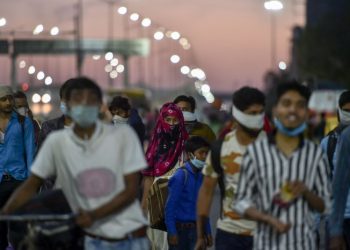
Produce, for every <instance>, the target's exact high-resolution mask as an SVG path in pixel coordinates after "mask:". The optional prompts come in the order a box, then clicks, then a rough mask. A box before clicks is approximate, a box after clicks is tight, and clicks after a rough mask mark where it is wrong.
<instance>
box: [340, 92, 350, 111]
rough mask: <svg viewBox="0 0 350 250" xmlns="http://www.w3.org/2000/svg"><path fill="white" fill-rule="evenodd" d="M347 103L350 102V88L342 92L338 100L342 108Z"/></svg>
mask: <svg viewBox="0 0 350 250" xmlns="http://www.w3.org/2000/svg"><path fill="white" fill-rule="evenodd" d="M347 103H350V90H346V91H344V92H343V93H341V94H340V97H339V101H338V104H339V108H342V107H343V106H344V105H345V104H347Z"/></svg>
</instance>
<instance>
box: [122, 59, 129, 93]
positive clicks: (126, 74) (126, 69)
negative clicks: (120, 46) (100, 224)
mask: <svg viewBox="0 0 350 250" xmlns="http://www.w3.org/2000/svg"><path fill="white" fill-rule="evenodd" d="M123 61H124V88H128V87H129V56H127V55H123Z"/></svg>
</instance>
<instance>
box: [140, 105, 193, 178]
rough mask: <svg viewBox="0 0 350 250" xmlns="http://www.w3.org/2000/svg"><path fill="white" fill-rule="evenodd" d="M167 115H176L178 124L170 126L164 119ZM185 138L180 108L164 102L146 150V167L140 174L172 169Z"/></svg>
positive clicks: (160, 174)
mask: <svg viewBox="0 0 350 250" xmlns="http://www.w3.org/2000/svg"><path fill="white" fill-rule="evenodd" d="M167 116H175V117H177V118H178V120H179V124H178V125H176V126H170V125H169V124H168V123H166V122H165V121H164V118H165V117H167ZM187 138H188V133H187V131H186V129H185V123H184V118H183V115H182V112H181V110H180V109H179V108H178V107H177V106H176V105H175V104H174V103H166V104H164V105H163V107H162V108H161V110H160V114H159V116H158V119H157V124H156V127H155V128H154V130H153V134H152V137H151V141H150V143H149V146H148V148H147V151H146V160H147V163H148V168H147V169H145V170H144V171H142V174H143V175H146V176H162V175H164V174H165V173H166V172H168V171H169V170H170V169H172V168H173V167H174V166H175V165H176V163H177V162H178V160H179V157H180V156H181V153H182V152H183V149H184V144H185V141H186V140H187Z"/></svg>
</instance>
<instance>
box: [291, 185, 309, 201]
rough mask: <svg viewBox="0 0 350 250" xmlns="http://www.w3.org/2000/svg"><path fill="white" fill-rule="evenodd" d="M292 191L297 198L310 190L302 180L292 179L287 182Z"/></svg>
mask: <svg viewBox="0 0 350 250" xmlns="http://www.w3.org/2000/svg"><path fill="white" fill-rule="evenodd" d="M287 185H288V188H289V190H290V192H291V193H292V194H293V196H294V197H295V198H298V197H300V196H304V195H305V193H306V192H307V191H308V188H307V186H306V185H305V184H304V183H303V182H302V181H291V182H288V183H287Z"/></svg>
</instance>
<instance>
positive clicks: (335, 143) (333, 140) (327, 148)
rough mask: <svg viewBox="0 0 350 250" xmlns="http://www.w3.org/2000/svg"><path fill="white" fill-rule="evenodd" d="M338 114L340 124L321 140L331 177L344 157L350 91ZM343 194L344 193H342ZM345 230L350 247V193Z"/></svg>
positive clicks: (340, 102) (348, 247) (348, 122)
mask: <svg viewBox="0 0 350 250" xmlns="http://www.w3.org/2000/svg"><path fill="white" fill-rule="evenodd" d="M337 115H338V121H339V124H338V126H337V127H336V128H335V129H333V130H332V131H330V132H329V133H328V135H327V136H326V137H325V138H323V139H322V141H321V147H322V149H323V150H324V152H326V154H327V158H328V162H329V165H330V170H331V171H330V178H332V177H333V176H334V173H335V171H336V169H335V166H336V165H337V164H336V163H337V161H338V158H339V157H342V156H341V155H339V154H338V152H339V149H338V147H339V144H340V139H339V138H340V137H341V136H342V134H343V131H344V130H345V129H346V128H347V127H349V125H350V91H349V90H347V91H344V92H343V93H341V95H340V97H339V101H338V108H337ZM339 194H340V192H337V193H335V194H334V195H335V196H337V195H339ZM341 195H343V194H341ZM328 224H329V227H331V228H332V229H333V225H335V224H334V223H332V224H330V223H328ZM343 225H344V230H343V236H344V240H345V242H346V246H347V249H350V194H348V196H347V202H346V207H345V212H344V221H343Z"/></svg>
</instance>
